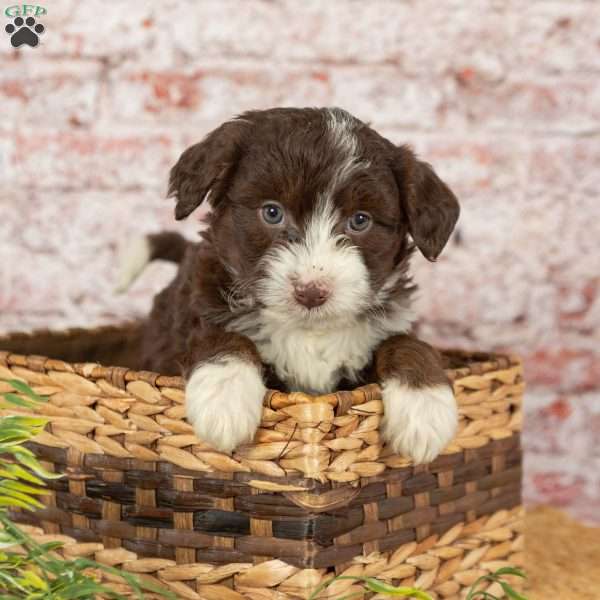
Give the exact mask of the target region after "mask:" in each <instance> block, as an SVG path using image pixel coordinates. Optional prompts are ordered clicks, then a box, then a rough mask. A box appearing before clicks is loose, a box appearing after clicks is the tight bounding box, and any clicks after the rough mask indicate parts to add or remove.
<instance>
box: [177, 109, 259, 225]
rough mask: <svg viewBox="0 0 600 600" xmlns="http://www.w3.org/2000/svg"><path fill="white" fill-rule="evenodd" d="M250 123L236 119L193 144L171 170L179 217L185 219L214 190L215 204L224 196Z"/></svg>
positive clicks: (212, 202)
mask: <svg viewBox="0 0 600 600" xmlns="http://www.w3.org/2000/svg"><path fill="white" fill-rule="evenodd" d="M247 125H248V122H247V121H245V120H242V119H233V120H232V121H228V122H227V123H224V124H223V125H221V126H220V127H217V129H215V130H213V131H211V132H210V133H209V134H208V135H207V136H206V137H205V138H204V139H203V140H202V141H201V142H200V143H198V144H195V145H193V146H190V147H189V148H188V149H187V150H186V151H185V152H184V153H183V154H182V155H181V157H180V158H179V160H178V161H177V163H176V164H175V166H174V167H173V168H172V169H171V174H170V177H169V191H168V197H170V198H171V197H174V198H175V200H176V205H175V218H176V219H177V220H178V221H179V220H181V219H185V217H187V216H188V215H189V214H190V213H192V212H193V211H194V210H196V208H198V206H200V204H201V203H202V202H203V201H204V200H205V198H206V197H207V194H208V193H209V192H210V203H211V204H212V205H213V206H214V205H216V204H217V203H218V202H219V200H220V199H221V198H222V196H223V194H224V192H225V191H226V188H227V184H228V182H229V181H230V180H231V177H232V175H233V172H234V170H235V167H236V165H237V163H238V160H239V157H240V155H241V152H242V151H241V145H242V138H243V135H244V131H245V130H246V128H247Z"/></svg>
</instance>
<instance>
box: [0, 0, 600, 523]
mask: <svg viewBox="0 0 600 600" xmlns="http://www.w3.org/2000/svg"><path fill="white" fill-rule="evenodd" d="M140 5H141V7H140ZM45 6H46V7H47V9H48V15H47V16H45V17H44V18H43V19H40V20H41V21H42V22H43V23H44V25H45V26H46V33H45V34H44V35H43V38H42V42H43V43H42V45H40V46H39V47H38V48H35V49H33V48H28V47H25V48H24V49H21V50H19V51H15V50H13V49H12V48H11V46H10V44H9V43H8V36H6V35H5V34H4V33H2V32H0V35H4V36H5V37H4V39H1V38H0V58H1V60H2V68H1V69H0V182H1V183H0V239H2V246H1V249H0V329H1V330H2V331H6V330H12V329H24V328H31V327H39V326H51V327H62V326H66V325H72V324H77V325H92V324H97V323H103V322H111V321H116V320H121V319H124V318H128V317H131V316H135V315H140V314H143V312H144V311H145V310H146V309H147V307H148V305H149V299H150V297H151V295H152V293H153V292H155V291H156V290H158V289H160V287H161V286H162V285H164V283H165V282H166V281H167V280H168V279H169V277H170V276H171V274H172V271H171V270H170V269H169V267H168V266H164V265H153V266H152V267H151V268H150V269H149V270H148V272H147V273H146V274H145V275H144V277H143V279H142V280H141V281H139V282H138V283H137V284H136V285H135V286H134V288H133V290H132V291H131V293H130V294H128V295H127V296H125V297H118V296H114V295H113V293H112V291H111V288H112V285H113V278H114V262H115V251H116V249H117V247H118V245H119V243H121V241H122V240H125V239H128V238H131V237H132V236H134V235H138V234H140V233H142V232H145V231H152V230H156V229H161V228H164V227H167V226H169V227H173V222H172V216H171V204H170V202H167V201H165V200H163V199H162V198H163V195H164V189H165V181H166V174H167V171H168V169H169V167H170V165H171V164H172V163H173V162H174V160H175V159H176V158H177V156H178V154H179V153H180V152H181V151H182V150H183V149H184V148H185V147H186V145H188V144H189V143H191V142H193V141H197V140H198V139H199V138H200V137H201V136H202V135H203V134H204V133H206V132H207V131H208V130H209V129H210V128H211V127H213V126H215V125H216V124H218V123H219V122H220V121H222V120H224V119H226V118H228V117H230V116H231V115H233V114H235V113H238V112H240V111H242V110H244V109H247V108H261V107H269V106H273V105H339V106H342V107H344V108H347V109H348V110H350V111H351V112H353V113H355V114H356V115H357V116H359V117H361V118H363V119H367V120H370V121H372V123H373V125H374V126H375V127H376V128H377V129H379V130H380V131H381V132H382V133H384V134H386V135H387V136H389V137H390V138H391V139H393V140H395V141H397V142H410V143H411V144H413V145H414V147H415V148H416V149H417V151H418V152H419V153H420V154H421V155H422V156H423V157H425V158H426V159H427V160H429V161H430V162H432V163H433V164H434V165H435V167H436V168H437V170H438V172H439V173H440V174H441V175H442V176H443V177H444V178H445V179H446V180H447V181H448V182H449V183H450V184H451V185H452V186H453V188H454V189H455V191H456V192H457V194H458V195H459V197H460V198H461V201H462V206H463V214H462V218H461V222H460V226H459V229H458V233H459V234H458V235H456V236H455V237H454V238H453V242H452V243H451V245H450V246H449V249H448V251H447V252H446V254H445V256H444V257H443V258H442V259H441V260H440V261H439V263H437V264H436V265H429V264H425V261H423V260H417V262H416V264H415V267H416V271H417V277H418V280H419V282H420V284H421V297H420V301H419V306H420V311H421V314H422V315H424V316H426V320H427V325H426V326H425V328H424V335H425V337H426V338H428V339H430V340H432V341H434V342H436V343H439V344H443V345H462V346H466V347H471V348H473V347H477V348H511V349H513V350H516V351H519V352H520V353H522V354H523V356H524V357H525V359H526V364H527V374H528V378H529V381H530V388H529V396H528V406H527V423H526V429H527V431H526V436H525V444H526V447H527V450H528V458H527V477H526V495H527V498H528V499H529V500H530V501H549V502H552V503H554V504H557V505H562V506H568V507H570V508H571V510H572V511H573V512H574V513H575V514H577V515H579V516H580V517H582V518H586V519H589V520H596V521H600V444H599V443H598V439H599V436H600V394H599V391H598V386H599V380H600V339H599V331H600V329H599V328H600V294H599V293H598V288H599V287H600V270H599V265H600V259H599V257H598V251H599V246H598V240H599V239H600V198H599V197H598V190H599V189H600V85H599V83H598V81H599V77H600V8H599V7H598V4H597V3H595V2H594V1H592V0H587V1H586V0H547V1H546V0H531V1H530V2H519V1H517V0H507V1H491V0H490V1H483V2H477V3H475V2H470V3H469V2H462V1H460V0H447V1H446V2H438V1H436V0H418V1H417V0H414V1H402V0H395V1H393V0H372V1H370V2H362V1H359V0H347V1H341V0H328V1H327V2H319V1H316V0H306V1H304V2H297V1H295V0H288V1H276V0H271V1H268V0H265V1H259V0H201V1H198V2H184V1H183V0H180V1H177V0H164V1H160V2H159V1H158V0H156V1H154V2H151V1H147V2H140V3H133V2H125V1H121V0H112V1H111V2H101V1H100V0H86V2H81V1H79V2H76V1H74V0H52V2H47V3H46V4H45ZM6 21H8V19H6ZM195 226H196V223H194V222H190V223H186V224H185V225H184V226H183V228H184V230H185V231H187V232H188V233H190V234H193V232H194V228H195Z"/></svg>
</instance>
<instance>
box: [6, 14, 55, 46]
mask: <svg viewBox="0 0 600 600" xmlns="http://www.w3.org/2000/svg"><path fill="white" fill-rule="evenodd" d="M4 30H5V31H6V33H8V35H10V43H11V44H12V45H13V46H14V47H15V48H18V47H19V46H22V45H23V44H27V45H28V46H31V47H32V48H35V47H36V46H37V45H38V44H39V42H40V37H39V36H40V35H41V34H42V33H44V31H45V27H44V26H43V25H42V24H41V23H37V24H36V22H35V19H34V18H33V17H27V19H25V20H23V18H22V17H17V18H16V19H15V20H14V21H13V22H12V23H9V24H8V25H7V26H6V27H5V28H4Z"/></svg>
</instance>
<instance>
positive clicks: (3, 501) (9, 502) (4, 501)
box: [0, 496, 43, 510]
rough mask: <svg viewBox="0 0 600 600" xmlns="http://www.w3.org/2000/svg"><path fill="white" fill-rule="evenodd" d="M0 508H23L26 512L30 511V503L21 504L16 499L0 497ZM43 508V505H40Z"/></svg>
mask: <svg viewBox="0 0 600 600" xmlns="http://www.w3.org/2000/svg"><path fill="white" fill-rule="evenodd" d="M0 506H9V507H13V508H15V507H16V508H25V509H27V510H32V506H31V502H23V501H22V500H19V499H18V498H11V497H8V496H0ZM42 507H43V505H42Z"/></svg>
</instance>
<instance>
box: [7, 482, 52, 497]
mask: <svg viewBox="0 0 600 600" xmlns="http://www.w3.org/2000/svg"><path fill="white" fill-rule="evenodd" d="M0 487H4V488H8V489H11V490H16V491H17V492H23V493H24V494H35V495H37V496H45V495H47V494H49V493H50V492H49V491H48V490H45V489H44V488H34V487H32V486H30V485H25V484H24V483H20V482H19V481H2V482H0Z"/></svg>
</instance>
